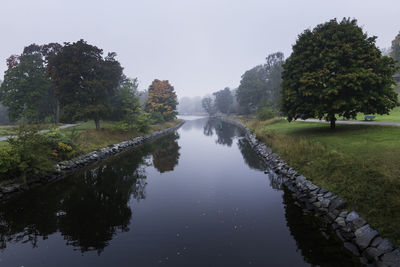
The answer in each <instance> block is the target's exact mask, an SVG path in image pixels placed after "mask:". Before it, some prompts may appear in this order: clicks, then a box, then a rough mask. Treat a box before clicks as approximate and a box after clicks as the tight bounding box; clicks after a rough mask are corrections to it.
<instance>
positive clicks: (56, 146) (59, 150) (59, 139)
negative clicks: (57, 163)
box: [43, 128, 79, 160]
mask: <svg viewBox="0 0 400 267" xmlns="http://www.w3.org/2000/svg"><path fill="white" fill-rule="evenodd" d="M78 137H79V135H78V134H76V132H75V131H74V130H73V131H72V132H71V133H70V134H69V136H68V135H67V134H66V133H65V132H62V131H60V130H59V129H58V128H55V129H51V130H50V131H49V132H47V133H45V134H43V138H44V140H45V143H46V145H47V146H48V147H50V149H51V150H52V153H51V155H52V156H53V158H54V159H55V160H66V159H70V158H72V157H73V156H75V155H76V154H78V152H79V149H78V148H77V147H76V146H75V145H74V142H73V140H72V139H76V138H78ZM66 148H68V149H66Z"/></svg>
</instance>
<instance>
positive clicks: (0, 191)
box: [0, 120, 184, 201]
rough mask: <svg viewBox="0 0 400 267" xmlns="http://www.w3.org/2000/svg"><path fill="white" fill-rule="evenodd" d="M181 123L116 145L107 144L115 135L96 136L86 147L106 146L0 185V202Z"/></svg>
mask: <svg viewBox="0 0 400 267" xmlns="http://www.w3.org/2000/svg"><path fill="white" fill-rule="evenodd" d="M183 123H184V121H182V120H175V121H173V122H168V123H163V124H159V125H153V126H152V128H151V130H150V131H149V133H148V134H147V135H146V136H144V137H143V136H136V137H134V138H130V139H129V140H127V141H123V142H120V143H116V144H109V142H110V141H111V140H118V138H121V135H115V136H114V137H112V138H110V139H105V138H102V139H99V136H97V138H98V139H96V140H94V141H93V142H92V143H89V145H88V147H93V145H97V146H98V145H99V144H106V145H105V146H104V147H103V148H101V149H96V150H94V151H91V152H89V153H85V154H84V155H81V156H79V157H76V158H73V159H71V160H67V161H62V162H59V163H57V164H56V171H54V172H49V173H47V174H46V175H43V176H40V177H35V178H30V179H28V180H27V182H26V183H23V182H18V181H13V180H10V181H8V182H4V183H2V185H1V187H0V201H7V200H9V199H11V198H13V197H14V196H16V195H19V194H21V193H23V192H25V191H27V190H29V189H30V188H33V187H36V186H39V185H42V184H46V183H49V182H53V181H56V180H59V179H62V178H64V177H65V175H67V174H69V173H71V172H73V171H75V170H77V169H80V168H83V167H86V166H89V165H91V164H93V163H95V162H98V161H100V160H103V159H106V158H109V157H111V156H113V155H115V154H118V153H121V152H124V151H127V150H130V149H132V148H134V147H137V146H140V145H141V144H143V143H146V142H148V141H151V140H154V139H156V138H158V137H160V136H162V135H165V134H167V133H169V132H172V131H175V130H176V129H178V128H179V127H180V126H181V125H182V124H183ZM78 127H84V126H78ZM68 130H71V131H72V129H68ZM86 130H87V129H86ZM99 132H100V131H99ZM99 134H101V133H99ZM80 136H81V137H82V136H84V135H80ZM85 136H87V135H85ZM125 140H126V139H125Z"/></svg>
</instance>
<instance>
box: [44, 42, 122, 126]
mask: <svg viewBox="0 0 400 267" xmlns="http://www.w3.org/2000/svg"><path fill="white" fill-rule="evenodd" d="M115 57H116V54H115V53H108V55H107V56H106V57H105V58H103V50H102V49H100V48H97V47H96V46H93V45H90V44H88V43H87V42H85V41H84V40H80V41H78V42H76V43H72V44H70V43H65V45H64V46H63V48H62V49H61V51H60V52H59V53H57V54H56V55H54V56H51V57H50V58H49V63H48V70H49V75H50V77H51V80H52V82H53V83H54V85H55V94H56V96H57V98H58V99H59V101H60V103H61V106H62V109H63V115H64V116H65V118H66V119H69V120H77V119H92V120H94V122H95V125H96V129H99V128H100V120H101V119H103V118H105V117H107V115H108V113H109V112H110V109H111V107H110V101H111V99H112V97H113V96H114V95H115V93H116V89H117V88H118V86H119V85H120V83H121V79H122V67H121V65H120V63H119V62H118V61H117V60H116V59H115Z"/></svg>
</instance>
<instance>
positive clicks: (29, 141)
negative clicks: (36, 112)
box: [0, 125, 54, 182]
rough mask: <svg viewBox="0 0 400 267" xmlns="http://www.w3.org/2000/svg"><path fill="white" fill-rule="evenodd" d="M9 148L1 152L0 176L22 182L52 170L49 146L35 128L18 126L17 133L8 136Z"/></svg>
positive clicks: (3, 178) (52, 164)
mask: <svg viewBox="0 0 400 267" xmlns="http://www.w3.org/2000/svg"><path fill="white" fill-rule="evenodd" d="M8 143H9V144H10V146H9V148H6V149H4V150H3V151H2V152H1V153H2V154H1V160H0V178H1V179H2V180H5V179H10V178H20V179H22V180H23V181H24V182H26V181H27V179H28V178H29V177H31V176H38V175H41V174H43V173H45V172H47V171H51V170H54V163H53V162H52V160H51V148H50V146H49V145H48V143H47V141H46V139H45V138H44V136H43V135H41V134H39V133H38V129H36V128H32V127H30V128H28V127H26V126H24V125H22V126H20V127H19V130H18V134H17V136H16V137H14V138H9V139H8Z"/></svg>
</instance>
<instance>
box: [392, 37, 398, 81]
mask: <svg viewBox="0 0 400 267" xmlns="http://www.w3.org/2000/svg"><path fill="white" fill-rule="evenodd" d="M390 56H391V57H392V58H393V59H394V60H396V64H397V66H400V33H399V34H397V36H396V38H394V40H393V41H392V47H391V49H390ZM395 79H396V81H397V82H400V71H397V74H396V75H395Z"/></svg>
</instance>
